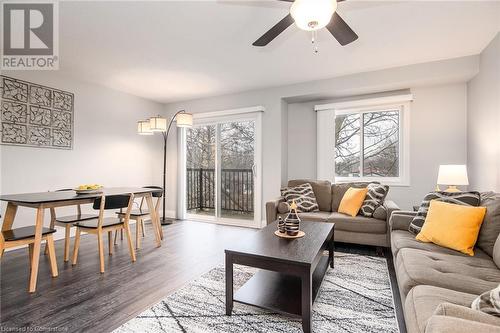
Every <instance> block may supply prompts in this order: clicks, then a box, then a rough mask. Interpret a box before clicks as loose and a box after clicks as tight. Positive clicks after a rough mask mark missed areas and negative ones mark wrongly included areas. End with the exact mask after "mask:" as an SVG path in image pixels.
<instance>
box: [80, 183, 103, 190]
mask: <svg viewBox="0 0 500 333" xmlns="http://www.w3.org/2000/svg"><path fill="white" fill-rule="evenodd" d="M100 188H102V185H99V184H84V185H80V186H78V187H77V188H76V189H77V190H80V191H85V190H98V189H100Z"/></svg>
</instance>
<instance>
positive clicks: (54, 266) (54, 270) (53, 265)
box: [47, 235, 59, 277]
mask: <svg viewBox="0 0 500 333" xmlns="http://www.w3.org/2000/svg"><path fill="white" fill-rule="evenodd" d="M47 248H48V249H49V260H50V272H51V273H52V277H57V276H58V275H59V273H58V272H57V260H56V249H55V248H54V238H53V237H52V235H48V236H47Z"/></svg>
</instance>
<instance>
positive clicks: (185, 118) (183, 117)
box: [175, 112, 193, 127]
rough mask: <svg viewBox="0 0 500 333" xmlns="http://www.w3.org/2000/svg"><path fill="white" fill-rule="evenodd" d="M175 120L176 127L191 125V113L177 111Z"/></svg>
mask: <svg viewBox="0 0 500 333" xmlns="http://www.w3.org/2000/svg"><path fill="white" fill-rule="evenodd" d="M175 120H176V122H177V127H193V115H192V114H191V113H186V112H181V113H178V114H177V117H176V118H175Z"/></svg>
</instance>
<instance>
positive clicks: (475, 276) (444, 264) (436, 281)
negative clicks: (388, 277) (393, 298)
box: [396, 248, 500, 295]
mask: <svg viewBox="0 0 500 333" xmlns="http://www.w3.org/2000/svg"><path fill="white" fill-rule="evenodd" d="M396 274H397V278H398V285H399V288H400V291H401V293H402V294H404V295H406V294H408V292H409V291H410V290H411V288H413V287H415V286H418V285H431V286H436V287H442V288H447V289H452V290H456V291H462V292H466V293H470V294H480V293H482V292H484V291H486V290H489V289H493V288H495V287H496V286H497V285H498V284H499V283H500V270H499V269H498V268H497V267H496V266H495V263H494V262H493V260H491V259H483V258H474V257H462V256H456V255H451V254H443V253H432V252H428V251H424V250H417V249H408V248H406V249H401V250H400V251H399V253H398V256H397V257H396Z"/></svg>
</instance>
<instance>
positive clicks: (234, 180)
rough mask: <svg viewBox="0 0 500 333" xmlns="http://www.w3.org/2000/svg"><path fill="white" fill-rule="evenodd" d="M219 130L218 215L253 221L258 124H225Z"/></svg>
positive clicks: (246, 122)
mask: <svg viewBox="0 0 500 333" xmlns="http://www.w3.org/2000/svg"><path fill="white" fill-rule="evenodd" d="M219 129H220V131H219V133H220V140H219V147H220V176H221V177H220V194H221V195H220V202H219V204H220V205H219V206H220V210H219V213H220V214H219V216H220V217H225V218H236V219H245V220H253V218H254V202H253V201H254V192H255V188H254V168H255V156H254V155H255V147H254V146H255V122H254V121H239V122H229V123H223V124H220V125H219Z"/></svg>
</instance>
